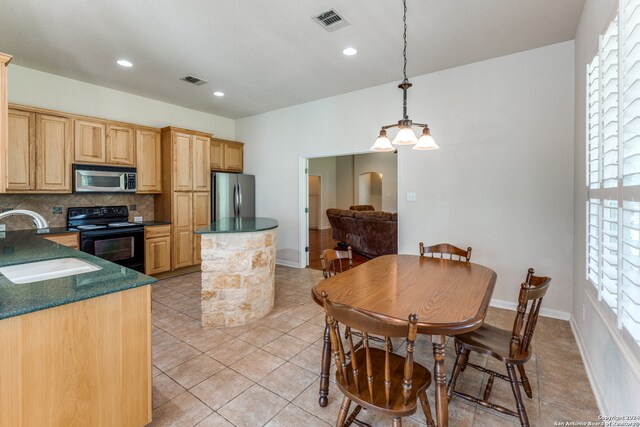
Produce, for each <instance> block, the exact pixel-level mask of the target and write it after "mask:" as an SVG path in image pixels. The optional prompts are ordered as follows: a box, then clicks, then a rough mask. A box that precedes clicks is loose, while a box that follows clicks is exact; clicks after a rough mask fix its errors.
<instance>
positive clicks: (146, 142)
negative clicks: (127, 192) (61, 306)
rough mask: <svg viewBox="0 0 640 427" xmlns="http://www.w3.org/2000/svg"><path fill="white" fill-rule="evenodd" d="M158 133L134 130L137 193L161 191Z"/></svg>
mask: <svg viewBox="0 0 640 427" xmlns="http://www.w3.org/2000/svg"><path fill="white" fill-rule="evenodd" d="M160 156H161V150H160V133H159V132H153V131H148V130H137V131H136V160H137V161H136V170H137V173H138V186H137V190H136V192H137V193H161V192H162V172H161V171H162V166H161V164H162V163H161V157H160Z"/></svg>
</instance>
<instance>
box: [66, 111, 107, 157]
mask: <svg viewBox="0 0 640 427" xmlns="http://www.w3.org/2000/svg"><path fill="white" fill-rule="evenodd" d="M74 136H75V140H74V145H75V156H74V157H75V161H76V162H81V163H105V162H106V161H107V151H106V150H107V139H106V129H105V125H104V124H102V123H97V122H88V121H86V120H74Z"/></svg>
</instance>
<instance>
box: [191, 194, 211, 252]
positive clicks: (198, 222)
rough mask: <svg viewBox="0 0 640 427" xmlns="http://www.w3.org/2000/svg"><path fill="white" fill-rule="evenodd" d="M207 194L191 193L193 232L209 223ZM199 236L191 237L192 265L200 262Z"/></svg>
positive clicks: (209, 207)
mask: <svg viewBox="0 0 640 427" xmlns="http://www.w3.org/2000/svg"><path fill="white" fill-rule="evenodd" d="M210 200H211V199H210V197H209V193H193V231H196V230H197V229H199V228H202V227H204V226H205V225H207V224H209V223H211V203H210ZM200 237H201V236H200V235H199V234H194V235H193V263H194V264H199V263H201V262H202V259H201V257H200Z"/></svg>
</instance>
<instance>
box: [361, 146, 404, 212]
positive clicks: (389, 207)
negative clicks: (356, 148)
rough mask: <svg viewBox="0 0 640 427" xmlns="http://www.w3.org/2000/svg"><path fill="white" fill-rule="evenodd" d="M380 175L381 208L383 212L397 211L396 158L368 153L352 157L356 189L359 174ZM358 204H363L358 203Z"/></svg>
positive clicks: (387, 154) (394, 156)
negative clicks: (376, 173) (371, 173)
mask: <svg viewBox="0 0 640 427" xmlns="http://www.w3.org/2000/svg"><path fill="white" fill-rule="evenodd" d="M366 172H378V173H380V174H382V207H381V208H380V209H381V210H383V211H385V212H397V211H398V156H397V155H396V154H393V153H370V154H357V155H355V156H353V185H355V186H356V188H358V187H357V186H358V178H359V177H360V174H363V173H366ZM356 194H357V193H356ZM358 204H360V205H362V204H363V203H362V202H360V201H358Z"/></svg>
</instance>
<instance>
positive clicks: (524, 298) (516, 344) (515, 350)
mask: <svg viewBox="0 0 640 427" xmlns="http://www.w3.org/2000/svg"><path fill="white" fill-rule="evenodd" d="M550 282H551V278H550V277H542V276H534V270H533V268H530V269H529V270H528V272H527V277H526V279H525V281H524V283H522V285H520V294H519V296H518V311H517V313H516V318H515V320H514V322H513V329H512V330H511V331H508V330H505V329H500V328H497V327H495V326H491V325H488V324H484V325H482V326H481V327H480V328H479V329H477V330H475V331H473V332H468V333H466V334H461V335H456V337H455V338H456V348H457V357H456V363H455V365H454V367H453V373H452V374H451V379H450V380H449V385H448V388H447V397H448V398H449V399H451V397H452V396H453V395H454V394H455V395H456V396H459V397H461V398H463V399H466V400H468V401H471V402H474V403H477V404H479V405H481V406H484V407H485V408H489V409H493V410H496V411H498V412H501V413H503V414H508V415H512V416H514V417H517V418H519V419H520V424H521V425H522V426H523V427H525V426H529V419H528V417H527V411H526V409H525V407H524V404H523V402H522V395H521V393H520V386H522V388H524V390H525V393H526V394H527V396H528V397H529V398H531V397H533V393H532V391H531V385H530V383H529V379H528V378H527V374H526V372H525V370H524V364H525V363H526V362H527V361H528V360H529V358H530V357H531V340H532V339H533V332H534V330H535V328H536V323H537V321H538V313H539V312H540V306H541V305H542V298H543V297H544V295H545V293H546V292H547V289H548V288H549V283H550ZM471 351H474V352H477V353H483V354H486V355H489V356H491V357H493V358H495V359H498V360H500V361H501V362H503V363H504V364H505V366H506V368H507V375H504V374H501V373H498V372H495V371H492V370H490V369H487V368H483V367H482V366H478V365H475V364H473V363H469V354H470V352H471ZM467 366H470V367H472V368H474V369H477V370H479V371H481V372H485V373H488V374H489V379H488V380H487V386H486V387H485V390H484V395H483V397H482V399H478V398H476V397H474V396H470V395H468V394H465V393H462V392H459V391H456V389H455V388H456V381H457V380H458V376H459V375H460V372H462V371H464V370H465V368H466V367H467ZM516 367H517V368H518V371H519V372H520V379H518V377H517V375H516V372H515V368H516ZM495 377H498V378H500V379H503V380H505V381H508V382H509V383H511V390H512V391H513V397H514V398H515V400H516V410H517V412H516V411H512V410H510V409H507V408H505V407H503V406H500V405H496V404H494V403H492V402H489V397H490V395H491V388H492V387H493V380H494V378H495Z"/></svg>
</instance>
